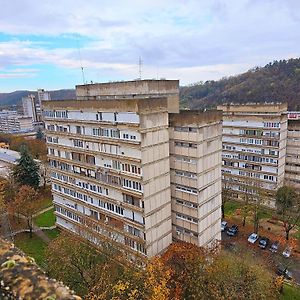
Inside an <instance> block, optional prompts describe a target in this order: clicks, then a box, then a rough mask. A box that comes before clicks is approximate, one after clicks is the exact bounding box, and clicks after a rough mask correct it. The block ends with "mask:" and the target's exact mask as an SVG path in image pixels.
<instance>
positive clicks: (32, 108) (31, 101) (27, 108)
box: [22, 94, 38, 122]
mask: <svg viewBox="0 0 300 300" xmlns="http://www.w3.org/2000/svg"><path fill="white" fill-rule="evenodd" d="M22 106H23V114H24V116H28V117H31V118H32V122H37V119H38V118H37V111H36V105H35V96H34V95H32V94H31V95H28V96H27V97H22Z"/></svg>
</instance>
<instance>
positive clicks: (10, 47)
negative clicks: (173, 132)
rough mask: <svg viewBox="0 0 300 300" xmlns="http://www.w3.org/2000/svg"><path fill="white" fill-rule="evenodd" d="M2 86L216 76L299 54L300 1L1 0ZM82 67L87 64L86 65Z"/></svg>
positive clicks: (185, 80)
mask: <svg viewBox="0 0 300 300" xmlns="http://www.w3.org/2000/svg"><path fill="white" fill-rule="evenodd" d="M0 5H1V8H0V92H12V91H15V90H23V89H29V90H36V89H37V88H44V89H46V90H53V89H62V88H74V87H75V85H76V84H82V83H83V82H89V83H90V82H91V81H92V82H108V81H118V80H134V79H136V78H138V77H139V57H141V60H142V67H141V74H142V79H148V78H149V79H152V78H155V79H160V78H166V79H179V80H180V84H181V85H187V84H192V83H195V82H199V81H206V80H218V79H220V78H222V77H224V76H231V75H236V74H239V73H242V72H245V71H247V70H248V69H250V68H253V67H255V66H263V65H265V64H267V63H269V62H271V61H273V60H279V59H288V58H296V57H299V56H300V55H299V52H300V1H299V0H195V1H194V0H181V1H179V0H151V1H150V0H149V1H144V0H139V1H138V0H120V1H115V0H107V1H106V0H89V1H84V0H60V1H54V0H51V1H48V0H43V1H37V0H1V1H0ZM82 68H83V72H82Z"/></svg>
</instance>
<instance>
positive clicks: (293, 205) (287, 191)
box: [276, 186, 300, 241]
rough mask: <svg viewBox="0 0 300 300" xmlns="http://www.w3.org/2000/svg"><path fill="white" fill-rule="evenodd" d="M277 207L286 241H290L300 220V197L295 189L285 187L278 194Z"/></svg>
mask: <svg viewBox="0 0 300 300" xmlns="http://www.w3.org/2000/svg"><path fill="white" fill-rule="evenodd" d="M276 205H277V209H278V211H279V213H280V214H281V220H282V222H283V227H284V231H285V239H286V240H287V241H288V239H289V234H290V231H291V230H292V229H293V228H294V227H295V226H296V224H297V222H298V221H299V219H300V196H299V194H298V193H297V192H296V190H295V189H294V188H293V187H290V186H283V187H281V188H279V189H278V190H277V192H276Z"/></svg>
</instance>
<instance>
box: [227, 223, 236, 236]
mask: <svg viewBox="0 0 300 300" xmlns="http://www.w3.org/2000/svg"><path fill="white" fill-rule="evenodd" d="M238 232H239V228H238V226H237V225H232V226H231V227H230V228H228V230H227V231H226V233H227V235H230V236H234V235H236V234H237V233H238Z"/></svg>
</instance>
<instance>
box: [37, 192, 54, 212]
mask: <svg viewBox="0 0 300 300" xmlns="http://www.w3.org/2000/svg"><path fill="white" fill-rule="evenodd" d="M52 204H53V203H52V196H51V189H50V187H46V188H45V189H44V188H41V189H40V190H39V194H38V206H39V207H38V210H42V209H44V208H47V207H49V206H51V205H52Z"/></svg>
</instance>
